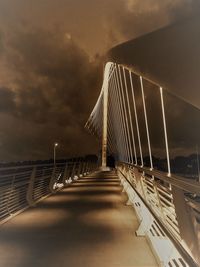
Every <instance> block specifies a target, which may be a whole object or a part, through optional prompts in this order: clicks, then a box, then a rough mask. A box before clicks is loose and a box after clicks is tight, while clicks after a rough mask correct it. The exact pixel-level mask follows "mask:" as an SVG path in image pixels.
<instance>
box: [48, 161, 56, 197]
mask: <svg viewBox="0 0 200 267" xmlns="http://www.w3.org/2000/svg"><path fill="white" fill-rule="evenodd" d="M55 174H56V166H54V167H53V170H52V174H51V180H50V182H49V190H50V192H51V193H54V192H55V190H54V188H53V186H54V182H55Z"/></svg>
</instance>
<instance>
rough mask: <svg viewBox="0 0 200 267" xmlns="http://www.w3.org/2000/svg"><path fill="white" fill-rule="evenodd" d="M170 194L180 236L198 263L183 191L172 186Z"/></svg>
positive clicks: (188, 209) (191, 224)
mask: <svg viewBox="0 0 200 267" xmlns="http://www.w3.org/2000/svg"><path fill="white" fill-rule="evenodd" d="M172 194H173V200H174V206H175V211H176V215H177V221H178V226H179V230H180V236H181V238H182V239H183V240H184V241H185V243H186V244H187V246H188V247H189V249H190V251H191V252H192V254H193V256H194V257H195V259H196V260H198V262H199V263H200V258H199V248H198V239H197V238H198V236H197V234H196V233H195V229H194V225H193V220H192V214H191V210H190V207H189V206H188V205H187V203H186V200H185V195H184V191H183V190H182V189H179V188H178V187H175V186H172Z"/></svg>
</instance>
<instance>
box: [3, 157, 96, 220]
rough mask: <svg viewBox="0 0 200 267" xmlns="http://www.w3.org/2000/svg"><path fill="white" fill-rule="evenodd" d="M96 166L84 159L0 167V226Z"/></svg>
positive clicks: (89, 160) (92, 160)
mask: <svg viewBox="0 0 200 267" xmlns="http://www.w3.org/2000/svg"><path fill="white" fill-rule="evenodd" d="M96 167H97V162H96V160H94V159H89V158H87V157H85V158H84V157H82V158H74V159H69V160H67V161H66V162H63V163H56V165H54V164H49V163H48V164H39V165H23V166H13V167H1V168H0V223H3V222H5V221H7V220H8V219H9V218H11V217H13V216H14V215H16V214H18V213H19V212H21V211H23V210H24V209H26V208H27V207H29V206H32V205H34V204H35V203H37V202H38V201H40V200H41V199H43V198H44V197H47V196H48V195H49V194H51V193H54V192H56V191H58V190H60V189H62V188H63V187H65V186H67V185H68V184H70V183H72V182H73V181H75V180H76V179H78V178H79V177H81V176H84V175H86V174H88V173H89V172H91V171H93V170H94V169H95V168H96Z"/></svg>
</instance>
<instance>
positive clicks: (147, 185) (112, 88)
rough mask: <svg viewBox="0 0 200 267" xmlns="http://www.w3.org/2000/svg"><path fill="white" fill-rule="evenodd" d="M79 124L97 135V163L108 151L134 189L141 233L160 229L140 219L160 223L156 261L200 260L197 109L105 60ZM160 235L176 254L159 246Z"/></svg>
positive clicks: (199, 113) (175, 263)
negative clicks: (84, 120)
mask: <svg viewBox="0 0 200 267" xmlns="http://www.w3.org/2000/svg"><path fill="white" fill-rule="evenodd" d="M85 127H86V128H87V129H88V130H89V131H90V133H92V134H94V135H96V136H97V137H98V138H100V139H102V165H103V166H105V162H106V158H107V154H110V155H112V156H114V158H115V160H116V162H117V169H118V171H119V176H120V177H121V179H122V176H121V174H123V176H125V177H126V179H127V180H128V181H129V183H130V185H131V186H132V187H133V188H134V190H133V189H130V188H129V187H127V188H126V189H127V190H128V191H129V193H128V192H127V193H128V195H129V199H132V202H131V203H132V205H134V207H135V209H136V210H137V211H138V214H140V215H141V216H140V215H139V220H140V222H141V227H140V230H141V229H142V227H143V226H144V225H145V227H144V228H145V229H146V230H144V231H143V233H144V232H145V235H146V236H149V233H151V236H153V233H154V235H155V234H156V232H157V233H159V231H160V230H159V228H158V227H157V228H156V227H155V225H154V226H153V228H152V227H151V223H149V227H150V228H149V227H147V225H146V224H144V221H145V220H146V221H147V222H150V221H151V220H150V221H149V219H148V218H151V219H152V220H154V221H155V222H156V224H158V222H160V223H161V224H162V227H164V229H165V232H166V233H167V234H165V237H163V238H160V243H159V242H158V240H157V239H156V241H155V239H153V238H150V239H151V243H152V246H153V247H154V249H155V250H156V251H157V252H156V253H157V255H158V257H160V261H162V266H193V265H191V262H192V264H194V266H198V264H199V265H200V183H199V181H200V169H199V166H200V164H199V152H198V151H199V147H200V138H199V136H200V110H198V109H197V108H196V107H193V106H192V105H190V104H189V103H187V102H186V101H184V100H182V99H180V98H178V97H177V96H175V95H173V94H172V93H171V92H169V91H168V90H166V89H164V88H162V86H161V85H158V84H156V83H154V82H153V81H151V80H149V79H147V78H146V77H143V76H142V75H141V74H138V73H136V72H135V71H134V70H133V69H130V68H128V67H127V66H123V65H118V64H116V63H112V62H109V63H107V64H106V67H105V72H104V81H103V86H102V90H101V93H100V96H99V98H98V101H97V103H96V105H95V107H94V109H93V111H92V113H91V115H90V117H89V119H88V121H87V123H86V126H85ZM122 180H123V181H124V179H122ZM124 183H125V184H126V182H124ZM129 189H130V190H129ZM127 190H126V191H127ZM130 192H131V193H130ZM135 192H137V194H138V196H140V199H141V201H142V202H141V201H139V200H138V197H137V201H138V206H137V203H136V202H137V201H136V202H135V200H134V197H135V196H136V194H135ZM142 203H145V205H146V206H147V207H148V210H150V211H151V215H150V213H149V211H148V210H147V211H146V209H145V206H144V205H143V204H142ZM139 206H141V207H143V209H144V210H143V211H142V209H141V208H139ZM152 214H153V217H152ZM153 218H154V219H153ZM142 222H143V223H142ZM142 225H143V226H142ZM139 232H142V231H139ZM160 233H161V232H160ZM158 236H159V235H158ZM167 238H168V240H170V242H171V241H172V243H169V242H168V241H166V242H168V243H167V244H168V251H170V249H171V248H172V247H173V248H174V251H177V253H176V255H174V256H173V257H175V258H176V257H178V258H176V259H174V258H173V257H172V254H170V252H169V254H168V256H169V257H167V258H166V257H165V256H164V255H162V251H160V247H162V245H163V240H167ZM166 242H165V243H166ZM158 243H159V245H157V244H158ZM169 244H171V245H169ZM173 244H175V245H173ZM177 244H178V245H177ZM166 247H167V245H166V246H164V247H163V250H164V251H165V252H166V251H167V250H166ZM183 252H184V253H183ZM170 255H171V256H170ZM186 255H188V256H186ZM179 257H180V259H179ZM188 259H190V260H189V263H187V262H188Z"/></svg>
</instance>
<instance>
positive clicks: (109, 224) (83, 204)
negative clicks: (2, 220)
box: [0, 171, 157, 267]
mask: <svg viewBox="0 0 200 267" xmlns="http://www.w3.org/2000/svg"><path fill="white" fill-rule="evenodd" d="M125 203H126V195H125V194H124V193H122V188H121V186H120V183H119V179H118V177H117V176H116V174H115V172H114V171H113V172H95V173H93V174H91V175H88V176H87V177H83V178H80V179H79V180H78V181H77V182H76V183H73V184H72V185H70V186H69V187H67V188H65V189H64V190H62V191H60V192H58V193H57V194H55V195H52V196H50V197H48V198H46V199H45V200H44V201H42V202H40V203H38V205H37V206H36V207H33V208H29V209H28V210H26V211H25V212H23V213H21V214H20V215H18V216H16V217H14V218H13V219H12V220H10V221H9V222H7V223H6V224H4V225H2V226H0V266H2V267H36V266H37V267H79V266H80V267H154V266H157V263H156V261H155V258H154V256H153V254H152V252H151V250H150V248H149V246H148V243H147V241H146V240H145V238H144V237H136V236H135V234H134V233H135V230H136V229H137V227H138V221H137V218H136V216H135V213H134V210H133V209H132V208H131V207H129V206H126V205H125Z"/></svg>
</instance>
